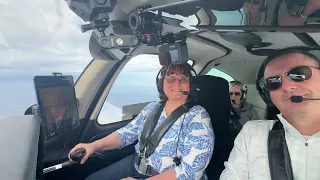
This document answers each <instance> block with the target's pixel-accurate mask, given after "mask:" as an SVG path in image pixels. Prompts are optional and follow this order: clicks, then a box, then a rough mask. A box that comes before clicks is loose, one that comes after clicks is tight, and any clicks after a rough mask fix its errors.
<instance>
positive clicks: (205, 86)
mask: <svg viewBox="0 0 320 180" xmlns="http://www.w3.org/2000/svg"><path fill="white" fill-rule="evenodd" d="M197 88H198V89H199V91H198V103H199V105H201V106H202V107H203V108H205V109H206V110H207V111H208V113H209V115H210V117H211V118H215V120H214V121H213V120H212V121H213V123H214V124H215V123H218V122H217V121H224V122H220V123H223V124H225V125H226V124H227V122H228V120H227V119H229V118H230V109H231V103H230V96H229V83H228V81H227V80H225V79H223V78H221V77H216V76H210V75H199V76H198V77H197ZM216 118H221V119H216ZM220 123H219V124H220Z"/></svg>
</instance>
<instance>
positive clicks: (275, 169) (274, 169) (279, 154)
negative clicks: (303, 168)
mask: <svg viewBox="0 0 320 180" xmlns="http://www.w3.org/2000/svg"><path fill="white" fill-rule="evenodd" d="M268 158H269V167H270V174H271V180H293V172H292V166H291V159H290V154H289V150H288V146H287V143H286V138H285V131H284V128H283V125H282V123H281V121H279V120H278V121H277V122H276V123H275V124H274V125H273V128H272V130H270V131H269V137H268Z"/></svg>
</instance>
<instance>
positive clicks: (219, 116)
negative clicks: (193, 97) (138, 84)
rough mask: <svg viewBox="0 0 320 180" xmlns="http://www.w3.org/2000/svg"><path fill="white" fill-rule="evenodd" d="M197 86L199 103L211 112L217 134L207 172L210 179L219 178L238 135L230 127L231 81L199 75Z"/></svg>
mask: <svg viewBox="0 0 320 180" xmlns="http://www.w3.org/2000/svg"><path fill="white" fill-rule="evenodd" d="M197 88H198V89H199V92H198V101H199V102H198V103H199V105H201V106H202V107H203V108H205V109H206V110H207V112H208V113H209V115H210V118H211V122H212V127H213V130H214V134H215V147H214V152H213V156H212V159H211V161H210V163H209V165H208V167H207V169H206V173H207V175H208V178H209V179H210V180H211V179H212V180H216V179H217V180H218V179H219V177H220V174H221V172H222V171H223V170H224V162H225V161H227V160H228V157H229V154H230V152H231V150H232V147H233V142H234V139H235V137H236V135H237V134H234V132H231V131H230V130H229V128H228V124H229V120H230V110H231V103H230V96H229V83H228V81H227V80H225V79H223V78H220V77H215V76H209V75H199V76H198V77H197Z"/></svg>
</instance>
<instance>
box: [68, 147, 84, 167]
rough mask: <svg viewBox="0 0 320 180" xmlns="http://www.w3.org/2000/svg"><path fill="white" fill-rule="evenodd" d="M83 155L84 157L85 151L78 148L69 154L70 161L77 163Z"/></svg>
mask: <svg viewBox="0 0 320 180" xmlns="http://www.w3.org/2000/svg"><path fill="white" fill-rule="evenodd" d="M85 155H86V149H84V148H79V149H76V150H75V151H73V152H71V153H70V159H72V161H75V162H78V163H79V162H80V161H81V159H82V158H83V157H84V156H85Z"/></svg>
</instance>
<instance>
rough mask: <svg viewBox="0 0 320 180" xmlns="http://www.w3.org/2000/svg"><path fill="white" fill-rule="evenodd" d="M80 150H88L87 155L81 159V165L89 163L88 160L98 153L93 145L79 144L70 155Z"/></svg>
mask: <svg viewBox="0 0 320 180" xmlns="http://www.w3.org/2000/svg"><path fill="white" fill-rule="evenodd" d="M79 148H84V149H85V150H86V155H85V156H84V157H83V158H82V159H81V162H80V164H84V163H85V162H86V161H87V159H88V158H89V157H90V156H91V155H92V154H93V153H94V152H95V151H96V149H95V147H94V146H93V144H91V143H90V144H77V145H76V146H75V147H74V148H72V149H71V151H70V153H71V152H73V151H75V150H76V149H79ZM70 153H69V155H68V157H69V160H70V161H72V159H71V158H70Z"/></svg>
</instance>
